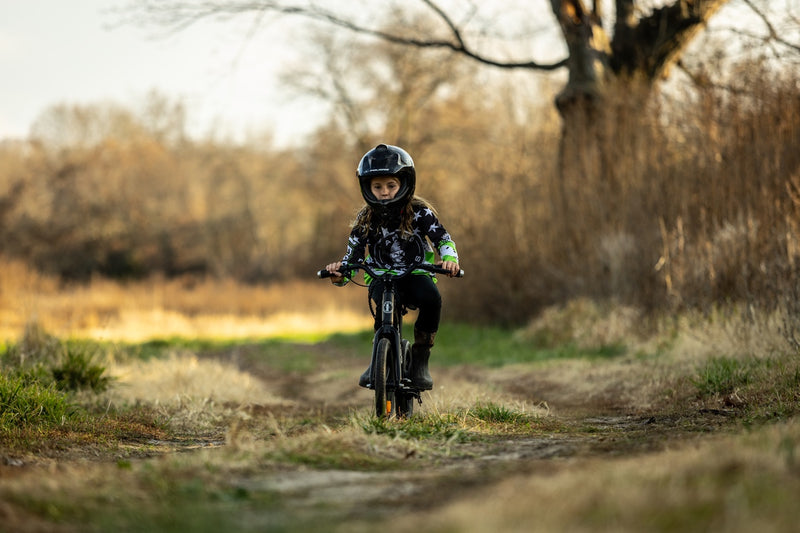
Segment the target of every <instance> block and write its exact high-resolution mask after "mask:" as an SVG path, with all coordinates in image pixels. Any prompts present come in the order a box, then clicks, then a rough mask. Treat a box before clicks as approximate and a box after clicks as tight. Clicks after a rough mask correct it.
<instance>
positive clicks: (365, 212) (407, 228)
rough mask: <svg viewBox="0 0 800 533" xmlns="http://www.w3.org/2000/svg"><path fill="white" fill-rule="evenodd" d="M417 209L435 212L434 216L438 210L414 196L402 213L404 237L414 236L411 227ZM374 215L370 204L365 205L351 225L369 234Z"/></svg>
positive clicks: (401, 227) (424, 200) (401, 222)
mask: <svg viewBox="0 0 800 533" xmlns="http://www.w3.org/2000/svg"><path fill="white" fill-rule="evenodd" d="M415 207H422V208H427V209H430V210H431V211H433V214H434V215H437V216H438V214H437V213H436V208H434V207H433V204H431V203H430V202H429V201H428V200H426V199H425V198H422V197H420V196H413V197H412V198H411V199H410V200H409V201H408V203H407V204H406V205H405V207H403V210H402V211H401V212H400V231H401V233H402V235H403V236H404V237H406V236H409V235H412V234H413V233H414V230H413V228H412V227H411V225H412V223H413V222H414V208H415ZM372 214H373V210H372V207H370V206H369V205H368V204H364V206H363V207H362V208H361V209H360V210H359V211H358V213H357V214H356V218H355V220H354V221H353V223H352V224H351V227H353V228H358V229H359V230H361V231H362V232H363V233H364V234H366V233H367V232H369V228H370V225H371V224H372Z"/></svg>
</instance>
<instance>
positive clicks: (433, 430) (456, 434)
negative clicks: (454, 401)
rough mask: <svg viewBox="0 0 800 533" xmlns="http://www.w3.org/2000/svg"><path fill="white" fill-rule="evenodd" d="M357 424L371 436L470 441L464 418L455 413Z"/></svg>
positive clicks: (361, 421)
mask: <svg viewBox="0 0 800 533" xmlns="http://www.w3.org/2000/svg"><path fill="white" fill-rule="evenodd" d="M357 423H358V424H359V425H360V426H361V428H362V429H363V430H364V431H365V432H367V433H369V434H375V435H387V436H389V437H392V438H395V439H413V440H420V439H432V440H441V441H449V442H464V441H466V440H468V439H469V433H468V431H467V429H466V426H465V424H464V421H463V417H459V416H458V414H453V413H428V414H425V415H416V416H412V417H410V418H407V419H396V418H377V417H375V416H369V417H367V418H363V419H360V420H358V422H357Z"/></svg>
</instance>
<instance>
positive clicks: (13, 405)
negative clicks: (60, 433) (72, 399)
mask: <svg viewBox="0 0 800 533" xmlns="http://www.w3.org/2000/svg"><path fill="white" fill-rule="evenodd" d="M73 413H74V408H73V407H72V406H71V405H70V403H69V402H68V401H67V398H66V396H65V394H64V393H63V392H61V391H59V390H57V389H56V387H55V384H49V385H43V384H42V383H40V382H39V381H37V380H31V379H29V378H26V377H25V376H6V375H2V374H0V431H2V432H3V433H7V432H9V431H12V430H14V429H16V428H20V427H29V426H34V425H35V426H41V427H42V428H47V427H52V426H56V425H59V424H63V423H64V422H65V421H66V420H67V418H69V417H71V416H72V414H73Z"/></svg>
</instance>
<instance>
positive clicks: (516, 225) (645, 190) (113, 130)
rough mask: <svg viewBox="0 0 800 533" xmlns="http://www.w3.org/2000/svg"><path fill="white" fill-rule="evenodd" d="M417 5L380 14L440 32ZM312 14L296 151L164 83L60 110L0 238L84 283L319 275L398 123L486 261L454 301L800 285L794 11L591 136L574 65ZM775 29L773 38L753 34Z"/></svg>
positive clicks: (611, 103)
mask: <svg viewBox="0 0 800 533" xmlns="http://www.w3.org/2000/svg"><path fill="white" fill-rule="evenodd" d="M178 4H183V3H176V2H172V3H170V5H178ZM192 4H193V5H198V6H199V5H208V6H210V8H214V9H217V8H219V6H218V5H216V4H213V3H212V4H199V3H198V4H195V3H192ZM425 4H426V5H427V6H429V7H435V4H433V3H430V2H425ZM554 4H555V2H554ZM566 4H567V3H563V4H561V5H562V7H563V5H566ZM625 4H627V3H625V2H621V3H617V5H618V7H619V6H623V5H625ZM158 5H161V4H160V3H159V4H158ZM164 5H167V4H164ZM186 5H189V3H186ZM225 5H229V6H234V5H237V4H236V3H226V4H225ZM264 5H267V4H264ZM270 5H271V4H270ZM575 5H577V4H575ZM599 5H600V4H597V5H595V8H597V6H599ZM670 5H672V3H670ZM753 5H754V6H755V5H757V4H753ZM658 9H660V8H658V7H654V6H650V7H649V8H648V9H645V10H644V11H642V12H641V13H640V14H639V16H640V18H641V17H644V18H646V17H647V16H652V14H654V13H656V12H657V11H658ZM648 13H649V14H650V15H648ZM405 14H406V12H393V17H391V19H390V20H391V25H389V26H380V25H378V26H370V27H371V28H373V29H374V30H375V31H376V32H378V33H380V34H382V35H383V34H386V35H388V34H389V33H388V32H389V31H390V30H394V29H396V28H398V27H403V28H406V27H407V28H416V30H415V32H416V33H407V34H405V35H406V37H413V38H416V36H417V35H421V36H426V35H433V34H434V32H435V31H438V30H435V29H434V28H432V27H429V26H428V25H430V24H431V23H432V21H431V19H430V18H429V17H428V18H425V17H422V18H419V17H420V15H419V14H417V13H414V12H408V13H407V14H408V18H403V17H401V15H405ZM787 14H791V13H790V12H787ZM476 16H477V15H476ZM436 20H438V21H439V22H441V21H442V20H446V19H444V18H443V17H441V16H440V17H438V18H436V19H434V22H435V21H436ZM453 20H456V19H453ZM459 20H460V19H459ZM506 20H508V19H506ZM757 20H760V19H757ZM329 23H330V21H328V22H327V23H326V24H329ZM323 27H329V26H327V25H326V26H323ZM451 31H454V30H453V29H452V28H451ZM311 33H312V34H313V35H314V38H313V39H309V40H308V41H305V45H306V46H308V47H309V48H308V50H309V57H316V58H318V59H319V61H309V62H307V63H305V64H303V65H300V66H298V67H297V68H295V69H293V71H292V72H287V75H286V80H285V81H286V83H287V84H289V85H290V86H291V87H294V88H295V90H296V91H298V92H303V93H304V94H312V95H316V96H317V97H320V98H323V99H325V100H326V101H327V102H329V104H330V106H331V109H332V110H333V112H332V113H331V115H330V117H329V120H328V121H327V122H326V123H323V125H322V126H321V127H320V128H319V129H318V130H317V131H316V132H315V133H314V134H313V135H312V136H310V137H309V138H308V139H305V140H304V141H303V142H302V143H298V145H297V146H295V147H292V148H286V149H274V148H272V147H271V144H270V143H269V142H268V140H265V139H260V138H252V139H251V140H250V141H248V142H245V143H241V144H233V143H230V142H225V141H220V140H218V139H214V138H213V137H210V138H206V139H193V138H189V137H188V136H187V135H186V133H185V129H184V124H185V119H186V114H187V113H190V112H191V111H190V110H186V109H184V108H183V107H182V106H181V105H180V104H179V103H176V102H170V101H169V100H168V99H165V98H163V97H160V96H159V95H157V94H154V95H152V97H151V101H150V102H149V103H148V104H147V105H146V106H145V108H144V109H139V110H131V109H126V108H123V107H120V106H115V105H108V104H104V105H100V104H98V105H95V106H73V107H70V106H59V107H54V108H52V109H49V110H46V111H44V112H43V113H42V116H41V118H40V120H39V121H38V122H37V124H36V125H35V127H34V128H33V130H32V135H31V138H30V139H29V141H28V142H26V143H22V144H9V143H6V144H2V145H0V221H1V222H2V224H1V225H0V249H1V250H2V253H3V254H5V255H9V256H14V257H19V258H23V259H26V260H28V261H29V262H30V263H31V264H34V265H36V266H37V267H38V268H40V269H42V270H46V271H50V272H56V273H59V274H61V275H62V276H63V277H64V278H65V279H86V278H87V277H88V276H92V275H96V274H101V275H108V276H114V277H125V276H146V275H149V274H152V273H164V274H166V275H170V276H175V275H184V274H187V273H191V274H193V275H211V276H217V277H230V278H235V279H239V280H242V281H246V282H272V281H280V280H285V279H288V278H290V277H293V276H300V277H303V275H304V274H303V273H305V275H306V276H311V275H312V273H313V272H314V271H315V270H316V269H317V268H318V267H319V266H320V265H322V264H324V263H326V262H328V261H330V260H331V259H333V258H336V257H339V256H341V254H342V253H343V246H344V239H345V237H346V234H347V230H348V228H347V224H348V222H349V221H350V220H351V218H352V216H353V214H354V212H355V211H356V209H357V208H358V207H359V205H360V204H361V198H360V196H359V193H358V188H357V187H356V186H355V178H354V168H355V165H356V163H357V161H358V158H359V157H360V155H361V154H362V153H363V152H364V151H366V150H367V149H368V148H370V147H371V146H373V145H374V144H376V143H377V142H380V141H389V142H395V143H398V144H402V145H403V146H405V147H406V148H408V150H409V151H410V153H412V155H413V156H414V159H415V162H416V164H417V166H418V168H419V175H420V180H419V188H418V191H419V193H420V194H422V195H423V196H425V197H428V198H429V199H430V200H432V201H433V202H434V203H435V204H436V205H437V206H438V207H439V210H440V212H441V215H442V218H443V219H444V220H445V221H447V225H448V229H449V230H450V231H451V232H452V233H453V235H454V236H455V237H456V240H457V242H458V244H459V247H460V251H461V254H462V257H463V263H464V267H465V269H467V270H468V271H469V274H470V276H469V280H468V281H467V280H465V282H464V283H462V284H459V286H458V287H456V288H453V287H447V286H445V287H443V289H444V290H447V291H450V292H451V294H448V302H451V303H449V310H448V313H453V314H459V315H461V317H463V318H472V319H476V320H487V319H490V320H495V321H515V320H524V319H526V318H527V317H529V316H532V315H534V314H535V313H536V312H537V311H538V310H539V309H541V308H542V307H543V306H545V305H550V304H553V303H559V302H562V301H565V300H567V299H570V298H574V297H579V296H586V297H592V298H597V299H611V300H614V301H618V302H623V303H628V304H632V305H637V306H639V307H642V308H646V309H651V310H672V309H675V308H685V307H688V308H695V309H710V308H711V307H713V306H715V305H717V304H719V303H721V302H745V303H748V304H749V305H751V306H755V307H759V306H760V307H763V308H774V307H776V306H786V305H789V303H790V302H791V301H792V298H793V297H792V295H797V293H798V291H797V289H796V281H795V280H796V279H797V278H798V277H797V273H798V272H797V262H798V254H800V243H798V241H797V237H796V236H797V235H798V225H799V224H800V218H799V216H798V215H799V213H798V205H800V200H799V199H800V178H799V177H798V176H800V156H799V155H798V151H797V149H796V147H797V141H798V137H799V136H800V107H798V106H799V105H800V98H799V97H798V95H799V94H800V93H799V92H798V82H800V80H798V78H797V74H796V73H797V70H796V69H782V68H780V67H781V65H782V64H777V66H776V64H774V63H770V61H769V60H770V58H771V57H772V56H773V55H775V54H781V55H782V54H784V53H785V52H786V51H787V50H790V49H791V46H790V44H791V41H790V40H788V39H787V35H789V34H787V33H786V32H785V31H784V32H783V33H782V34H780V35H777V34H775V35H772V36H771V35H770V33H769V32H766V33H763V34H758V33H757V32H756V31H755V28H754V29H753V30H752V31H751V33H747V34H745V35H744V36H743V38H742V40H740V43H741V48H740V53H739V54H738V56H737V57H738V60H737V61H736V62H731V61H729V60H728V59H727V58H728V56H727V53H728V51H729V50H730V48H729V45H730V41H728V42H725V43H722V42H720V41H717V40H716V38H715V34H711V35H710V36H708V37H705V38H704V39H703V40H702V41H697V42H696V43H695V45H697V46H700V47H701V48H702V51H703V52H704V54H703V55H702V56H697V55H684V56H683V57H682V60H681V63H680V64H678V63H675V62H674V61H673V63H674V66H676V67H680V69H681V70H680V72H688V73H691V76H684V75H681V76H680V77H678V79H672V80H670V83H665V84H658V85H651V84H645V85H644V86H641V85H637V84H634V83H629V84H627V85H626V87H625V90H624V91H622V90H616V91H610V92H607V93H605V94H604V95H603V108H602V109H604V110H606V111H603V112H596V111H592V112H590V113H583V114H576V115H575V117H576V121H577V122H576V124H577V125H579V126H580V127H578V128H576V129H575V130H574V131H576V132H590V131H591V135H588V136H586V137H585V138H583V139H581V138H572V139H571V142H570V144H569V145H568V146H570V147H572V148H571V149H570V150H567V149H565V143H564V139H565V136H564V135H563V128H564V124H565V122H564V120H563V118H562V115H559V113H558V111H557V108H556V107H555V106H553V105H552V103H553V101H554V100H555V99H556V98H557V95H559V94H562V93H563V90H564V85H561V82H560V81H557V80H551V79H549V78H540V77H532V76H529V75H527V74H526V73H525V71H521V70H519V69H511V70H497V69H495V68H492V69H486V68H483V67H481V66H479V64H478V63H476V61H475V58H474V57H471V56H470V55H469V54H466V55H465V54H464V53H463V52H453V50H452V49H448V48H447V47H441V46H440V47H436V46H430V47H422V48H419V47H417V48H414V47H409V46H408V45H407V44H404V43H401V42H394V41H393V40H392V39H388V40H387V39H383V40H374V39H371V38H369V37H367V36H364V35H357V36H356V37H354V38H355V41H354V40H353V38H347V37H346V36H347V35H350V34H337V33H329V32H325V31H315V32H311ZM466 34H467V32H466V31H465V32H464V33H463V34H462V35H464V36H465V38H466ZM725 35H730V34H729V33H726V34H725ZM756 37H759V38H764V39H767V41H768V42H769V43H772V44H775V47H774V48H764V47H763V46H761V44H762V42H763V41H759V42H758V44H759V46H758V48H755V47H754V45H753V43H754V42H755V41H754V39H755V38H756ZM362 39H371V40H369V41H368V42H366V43H365V42H364V41H362ZM778 40H781V41H784V43H780V42H778ZM488 42H490V39H489V37H488V36H486V37H485V40H480V43H488ZM786 43H788V44H786ZM745 45H747V46H745ZM495 46H496V42H495ZM490 48H491V47H490ZM743 50H746V51H754V50H758V51H759V53H758V54H755V55H753V54H752V53H747V54H745V53H744V52H743ZM612 51H613V50H612ZM609 57H611V56H609ZM789 57H792V56H789ZM784 59H785V58H784ZM508 61H509V62H513V61H516V62H522V61H521V60H519V61H517V60H516V59H514V57H510V58H509V59H508ZM560 61H561V60H560V59H558V58H557V57H556V58H554V59H553V62H552V63H549V64H550V65H556V64H559V62H560ZM785 61H788V59H785ZM542 64H545V63H542ZM620 72H622V70H620ZM676 81H677V82H681V83H676ZM662 85H663V86H662ZM640 91H641V92H640ZM632 103H636V106H632V105H631V104H632ZM581 121H583V122H581ZM267 134H268V132H267ZM565 161H566V162H567V163H568V171H565V169H566V168H567V166H566V165H565ZM443 285H444V284H443ZM787 295H789V296H790V297H788V298H787Z"/></svg>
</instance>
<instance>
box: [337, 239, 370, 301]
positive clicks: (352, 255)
mask: <svg viewBox="0 0 800 533" xmlns="http://www.w3.org/2000/svg"><path fill="white" fill-rule="evenodd" d="M365 250H366V237H365V236H364V235H362V233H361V232H360V231H359V230H358V229H357V228H353V231H351V232H350V237H348V239H347V249H346V250H345V253H344V257H342V263H358V262H360V261H363V260H364V254H365ZM350 279H351V278H349V277H347V276H345V278H344V279H343V280H342V282H341V283H336V285H339V286H340V287H342V286H344V285H346V284H347V283H348V282H349V281H350Z"/></svg>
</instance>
